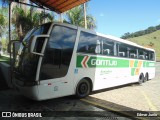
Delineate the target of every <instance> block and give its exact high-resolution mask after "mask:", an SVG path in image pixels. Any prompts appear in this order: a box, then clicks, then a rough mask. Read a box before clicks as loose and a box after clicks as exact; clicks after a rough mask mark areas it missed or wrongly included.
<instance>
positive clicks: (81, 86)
mask: <svg viewBox="0 0 160 120" xmlns="http://www.w3.org/2000/svg"><path fill="white" fill-rule="evenodd" d="M90 87H91V86H90V83H89V81H88V80H86V79H82V80H81V81H80V82H79V83H78V85H77V88H76V96H77V97H78V98H84V97H86V96H88V95H89V93H90Z"/></svg>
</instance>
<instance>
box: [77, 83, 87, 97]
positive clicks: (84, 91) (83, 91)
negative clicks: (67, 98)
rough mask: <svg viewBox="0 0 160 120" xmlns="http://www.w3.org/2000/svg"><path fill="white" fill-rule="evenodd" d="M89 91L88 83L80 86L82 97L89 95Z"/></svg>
mask: <svg viewBox="0 0 160 120" xmlns="http://www.w3.org/2000/svg"><path fill="white" fill-rule="evenodd" d="M87 91H88V85H87V84H86V83H82V84H80V86H79V93H80V94H81V95H84V94H86V93H87Z"/></svg>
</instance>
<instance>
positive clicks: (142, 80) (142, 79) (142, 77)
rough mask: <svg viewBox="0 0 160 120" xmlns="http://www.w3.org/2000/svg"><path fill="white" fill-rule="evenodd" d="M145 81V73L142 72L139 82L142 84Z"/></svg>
mask: <svg viewBox="0 0 160 120" xmlns="http://www.w3.org/2000/svg"><path fill="white" fill-rule="evenodd" d="M143 82H144V75H143V73H141V74H140V76H139V80H138V83H139V85H142V83H143Z"/></svg>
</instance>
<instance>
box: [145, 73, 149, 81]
mask: <svg viewBox="0 0 160 120" xmlns="http://www.w3.org/2000/svg"><path fill="white" fill-rule="evenodd" d="M148 78H149V75H148V73H146V74H145V77H144V82H146V81H148Z"/></svg>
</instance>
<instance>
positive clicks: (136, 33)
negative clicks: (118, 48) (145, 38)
mask: <svg viewBox="0 0 160 120" xmlns="http://www.w3.org/2000/svg"><path fill="white" fill-rule="evenodd" d="M156 30H160V25H157V26H155V27H153V26H152V27H149V28H147V29H146V30H141V31H137V32H134V33H129V32H127V33H125V34H124V35H123V36H122V37H121V38H122V39H128V38H133V37H138V36H142V35H146V34H149V33H152V32H155V31H156Z"/></svg>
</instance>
